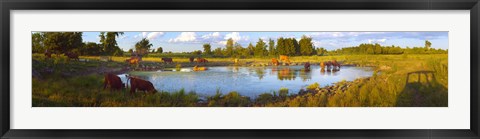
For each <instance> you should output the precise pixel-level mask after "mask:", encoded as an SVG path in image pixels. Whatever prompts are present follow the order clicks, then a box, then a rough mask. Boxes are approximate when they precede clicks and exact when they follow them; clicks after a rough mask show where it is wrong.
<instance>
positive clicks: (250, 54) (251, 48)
mask: <svg viewBox="0 0 480 139" xmlns="http://www.w3.org/2000/svg"><path fill="white" fill-rule="evenodd" d="M247 52H248V55H249V56H252V55H253V54H254V52H255V47H254V46H253V45H252V43H249V44H248V47H247Z"/></svg>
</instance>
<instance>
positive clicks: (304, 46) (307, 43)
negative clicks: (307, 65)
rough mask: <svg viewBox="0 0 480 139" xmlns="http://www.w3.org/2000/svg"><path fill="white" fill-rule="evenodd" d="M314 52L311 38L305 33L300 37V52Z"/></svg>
mask: <svg viewBox="0 0 480 139" xmlns="http://www.w3.org/2000/svg"><path fill="white" fill-rule="evenodd" d="M313 52H314V48H313V43H312V38H310V37H307V36H305V35H303V36H302V39H300V54H301V55H304V56H310V55H312V54H313Z"/></svg>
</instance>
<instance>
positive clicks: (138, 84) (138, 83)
mask: <svg viewBox="0 0 480 139" xmlns="http://www.w3.org/2000/svg"><path fill="white" fill-rule="evenodd" d="M126 76H127V84H128V80H130V94H133V93H135V92H136V91H137V90H139V91H144V92H146V93H147V92H151V93H152V94H153V93H156V92H157V90H155V88H154V87H153V84H152V82H150V81H146V80H143V79H139V78H135V77H131V76H128V75H126Z"/></svg>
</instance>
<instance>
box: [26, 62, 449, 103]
mask: <svg viewBox="0 0 480 139" xmlns="http://www.w3.org/2000/svg"><path fill="white" fill-rule="evenodd" d="M80 58H84V59H91V60H92V61H90V62H76V61H68V60H66V58H65V57H54V58H52V59H45V58H44V57H43V55H40V54H34V55H33V59H34V60H35V61H36V62H34V63H33V65H32V66H33V68H34V69H35V70H39V71H41V73H42V74H41V75H42V78H33V82H32V84H33V92H32V95H33V96H32V101H33V102H32V105H33V106H34V107H43V106H62V107H69V106H76V107H116V106H123V107H125V106H127V107H130V106H131V107H134V106H135V107H136V106H146V107H149V106H152V107H158V106H159V107H180V106H183V107H194V106H211V107H250V106H259V107H263V106H267V107H299V106H300V107H397V106H401V107H411V106H416V107H418V106H419V107H427V106H442V107H445V106H448V56H447V54H431V55H428V54H425V55H407V54H404V55H342V56H300V57H291V61H292V62H311V63H318V62H321V61H329V60H337V61H339V62H342V63H343V64H354V65H357V66H373V67H374V70H375V71H374V73H375V75H374V76H372V77H370V78H368V79H358V80H356V81H353V82H340V83H337V86H348V87H347V88H346V89H341V88H335V87H332V88H333V89H331V90H327V91H325V90H323V91H322V89H321V88H319V85H318V84H313V85H310V86H308V87H307V89H308V90H316V89H318V90H320V91H318V92H314V93H306V94H304V95H296V94H295V93H292V94H289V90H288V88H279V92H278V95H277V93H276V92H274V94H271V93H265V94H261V95H259V96H257V97H255V98H254V99H250V98H248V97H244V96H241V95H240V94H238V93H237V92H230V93H228V94H225V95H224V94H220V93H217V95H213V96H207V98H206V100H204V101H200V97H199V96H198V95H197V94H195V92H188V93H186V92H185V91H184V90H180V91H177V92H159V93H156V94H153V95H151V94H150V95H145V94H144V93H141V92H139V93H136V94H134V95H128V92H127V91H126V90H124V91H113V92H112V91H109V90H103V76H102V75H103V74H102V73H101V72H99V71H96V70H97V69H96V68H98V67H99V66H103V67H107V68H120V67H123V66H125V65H126V64H125V63H124V62H123V60H124V59H126V58H127V57H112V60H113V61H114V62H101V61H97V60H96V59H99V57H86V56H85V57H84V56H82V57H80ZM144 60H145V61H151V62H159V61H161V60H160V58H158V57H147V58H144ZM174 61H175V62H176V63H177V64H181V65H182V66H184V65H186V64H184V63H182V62H185V63H187V62H188V58H174ZM240 61H241V62H247V61H255V62H265V63H268V62H270V61H271V59H270V58H249V59H241V60H240ZM209 62H210V63H212V64H215V63H219V62H224V63H233V59H232V58H209ZM172 66H173V67H175V66H176V64H172ZM44 70H45V71H48V70H51V71H52V72H43V71H44ZM88 70H95V71H93V72H85V71H88ZM416 71H433V73H434V75H435V77H429V78H428V80H429V82H427V78H426V77H425V76H423V75H422V76H420V81H417V79H418V75H415V74H413V75H411V76H410V80H409V81H408V82H407V80H406V78H407V73H410V72H416ZM65 74H67V75H69V76H65Z"/></svg>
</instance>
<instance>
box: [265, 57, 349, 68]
mask: <svg viewBox="0 0 480 139" xmlns="http://www.w3.org/2000/svg"><path fill="white" fill-rule="evenodd" d="M279 59H280V60H277V59H276V58H272V65H274V66H278V65H279V63H280V62H279V61H281V62H282V63H284V64H285V65H290V60H289V59H288V56H286V55H280V58H279ZM303 67H304V68H305V70H307V71H309V70H310V62H306V63H305V64H304V65H303ZM320 67H321V70H320V71H321V72H325V71H339V70H340V67H341V65H340V63H338V62H337V61H336V60H333V61H326V62H320Z"/></svg>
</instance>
